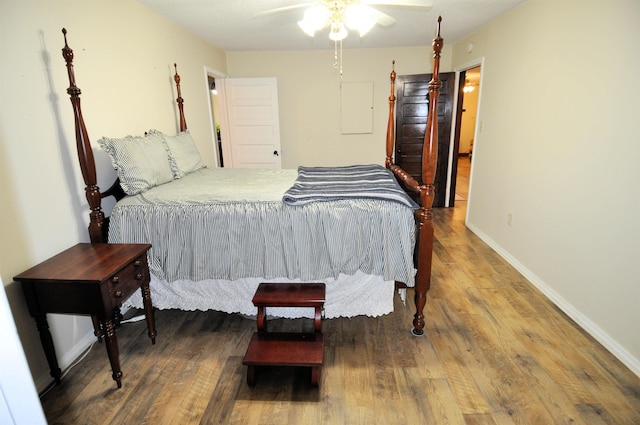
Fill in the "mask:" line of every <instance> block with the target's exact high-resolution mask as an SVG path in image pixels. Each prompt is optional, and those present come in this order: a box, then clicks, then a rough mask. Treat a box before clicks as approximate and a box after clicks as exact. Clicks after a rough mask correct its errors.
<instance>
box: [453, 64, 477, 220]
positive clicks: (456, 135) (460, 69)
mask: <svg viewBox="0 0 640 425" xmlns="http://www.w3.org/2000/svg"><path fill="white" fill-rule="evenodd" d="M477 67H480V82H479V85H478V105H477V107H476V116H478V117H479V116H480V106H481V103H482V86H483V84H482V80H483V78H484V56H482V57H480V58H477V59H474V60H472V61H469V62H467V63H464V64H462V65H460V66H457V67H455V68H454V72H455V73H456V88H457V90H458V91H459V90H462V86H463V85H464V81H460V80H461V79H460V74H461V73H462V72H464V71H467V70H469V69H471V68H477ZM459 99H460V98H459V97H458V96H456V98H455V101H454V105H453V107H454V114H455V116H454V117H453V120H455V122H456V125H455V127H454V131H452V132H451V140H450V149H449V163H448V167H447V170H448V173H449V174H448V175H447V193H446V194H445V204H446V205H450V204H449V202H450V201H451V200H452V199H455V185H453V187H452V183H453V182H455V176H453V170H454V168H455V169H456V170H457V168H458V167H457V165H458V164H457V161H458V154H457V152H454V151H455V148H456V146H455V141H456V139H457V140H459V137H460V126H461V125H460V124H461V120H460V119H459V117H458V116H457V115H458V110H459V108H458V101H459ZM480 127H481V126H480V125H479V121H478V119H476V122H475V129H474V132H473V150H474V156H475V152H476V148H477V146H478V133H479V132H481V129H480ZM454 161H456V162H455V163H454ZM454 165H455V167H454ZM474 167H475V161H471V171H470V172H469V173H470V174H469V193H468V195H467V212H466V217H465V222H466V220H467V219H468V216H469V209H470V208H469V205H471V200H472V196H471V192H472V186H473V170H474ZM454 207H455V205H454Z"/></svg>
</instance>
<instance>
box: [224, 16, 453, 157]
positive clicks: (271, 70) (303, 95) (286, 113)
mask: <svg viewBox="0 0 640 425" xmlns="http://www.w3.org/2000/svg"><path fill="white" fill-rule="evenodd" d="M434 27H435V23H434ZM343 57H344V61H343V66H344V75H343V78H344V81H345V82H363V81H372V82H373V85H374V88H373V91H374V94H373V101H374V118H373V126H374V128H373V133H371V134H350V135H342V134H341V132H340V119H341V118H340V76H339V75H337V73H336V71H335V69H334V68H333V49H330V50H321V51H295V52H281V51H280V52H279V51H272V52H229V53H228V54H227V60H228V69H229V75H228V76H229V77H276V78H277V79H278V97H279V99H278V100H279V108H280V134H281V143H282V167H283V168H295V167H297V166H298V165H308V166H321V165H346V164H354V163H361V164H363V163H377V164H384V158H385V140H386V131H387V116H388V114H389V101H388V98H389V90H390V89H389V74H390V72H391V64H392V61H393V60H395V61H396V67H395V69H396V72H397V74H398V75H408V74H425V73H429V72H431V66H432V59H431V57H432V54H431V40H425V46H421V47H406V48H398V49H356V50H345V51H344V52H343ZM441 64H442V65H441V71H442V72H446V71H449V70H450V69H451V47H445V49H444V51H443V54H442V61H441Z"/></svg>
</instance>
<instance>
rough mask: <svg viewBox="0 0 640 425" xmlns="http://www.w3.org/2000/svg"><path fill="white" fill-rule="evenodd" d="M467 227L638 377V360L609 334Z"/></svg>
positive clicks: (506, 253) (520, 264)
mask: <svg viewBox="0 0 640 425" xmlns="http://www.w3.org/2000/svg"><path fill="white" fill-rule="evenodd" d="M467 227H468V228H469V230H471V231H472V232H473V233H475V234H476V235H477V236H478V237H479V238H480V239H482V240H483V241H484V242H485V243H486V244H487V245H489V246H490V247H491V248H492V249H493V250H494V251H496V252H497V253H498V255H500V256H501V257H502V258H504V259H505V260H506V261H507V262H508V263H509V264H510V265H511V266H513V267H514V268H515V269H516V270H517V271H518V272H520V273H521V274H522V275H523V276H524V277H525V278H526V279H527V280H528V281H529V282H531V283H532V284H533V285H534V286H535V287H536V288H538V289H539V290H540V291H541V292H542V293H543V294H544V295H545V296H546V297H547V298H549V299H550V300H551V302H553V303H554V304H555V305H556V306H557V307H558V308H559V309H560V310H562V311H563V312H564V313H565V314H566V315H567V316H569V317H570V318H571V319H572V320H573V321H575V322H576V323H577V324H578V325H579V326H580V327H581V328H582V329H584V330H585V331H586V332H587V333H588V334H589V335H591V336H592V337H593V338H595V339H596V340H597V341H598V342H599V343H600V344H602V345H603V346H604V347H605V348H606V349H607V350H608V351H609V352H611V354H613V355H614V356H615V357H616V358H617V359H618V360H620V361H621V362H622V363H624V365H625V366H627V367H628V368H629V369H630V370H631V371H632V372H633V373H634V374H635V375H636V376H638V377H640V359H637V358H636V357H634V356H633V355H631V353H629V351H628V350H627V349H625V348H624V347H623V346H622V345H620V344H619V343H618V342H617V341H616V340H614V339H613V338H611V337H610V336H609V334H607V333H606V332H604V331H603V330H602V329H600V327H599V326H598V325H596V324H595V323H594V322H592V321H591V320H590V319H589V318H588V317H587V316H585V315H584V314H583V313H582V312H581V311H580V310H578V309H576V308H575V307H574V306H573V304H571V303H570V302H568V301H567V300H565V299H564V298H563V297H561V296H560V295H559V294H558V293H557V292H556V291H554V290H553V289H552V288H551V287H550V286H549V285H547V284H546V283H545V282H543V281H542V280H541V279H540V278H538V276H536V275H535V274H534V273H533V272H531V270H529V269H528V268H527V267H525V266H524V265H523V264H522V263H520V262H519V261H518V260H516V259H515V258H514V257H513V256H512V255H511V254H509V252H507V251H505V250H504V249H503V248H502V247H501V246H500V245H499V244H497V243H496V242H495V241H494V240H493V239H491V238H490V237H489V236H487V235H486V234H485V233H483V232H482V231H480V230H479V229H478V228H477V227H475V226H474V225H472V224H470V223H467Z"/></svg>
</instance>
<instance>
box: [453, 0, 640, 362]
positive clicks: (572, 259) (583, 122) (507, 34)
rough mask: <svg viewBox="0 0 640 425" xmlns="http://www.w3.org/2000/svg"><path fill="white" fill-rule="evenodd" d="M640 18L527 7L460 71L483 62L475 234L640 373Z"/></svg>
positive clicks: (615, 4)
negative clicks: (639, 107) (509, 217)
mask: <svg viewBox="0 0 640 425" xmlns="http://www.w3.org/2000/svg"><path fill="white" fill-rule="evenodd" d="M639 18H640V2H638V1H632V0H615V1H607V2H603V1H599V0H588V1H587V0H585V1H580V2H576V1H557V0H529V1H528V2H526V3H524V4H523V5H521V6H520V7H518V8H516V9H514V10H512V11H511V12H509V13H508V14H507V15H505V16H503V17H501V18H500V19H497V20H496V21H494V22H493V23H491V24H490V25H488V26H486V27H484V28H482V29H481V30H479V31H477V32H476V33H474V34H472V35H471V36H469V37H468V38H466V39H464V40H461V41H460V42H458V43H457V44H456V45H455V46H454V64H455V66H460V65H462V64H465V63H469V62H471V61H473V60H477V59H478V58H482V57H484V59H485V61H484V65H483V69H482V72H483V80H482V83H481V88H480V89H481V92H480V105H479V115H478V120H479V124H480V125H481V126H482V128H483V131H482V132H480V133H479V134H478V137H477V139H476V141H475V145H474V155H473V169H472V176H471V198H470V201H469V206H468V222H467V224H468V226H469V227H470V228H471V229H472V230H473V231H474V232H476V233H477V234H478V235H480V236H481V237H482V238H483V239H484V240H485V241H486V242H488V243H489V244H490V245H491V246H492V247H493V248H495V249H496V250H497V251H498V252H500V253H501V254H502V255H503V256H504V257H505V258H507V259H508V260H509V261H510V262H511V263H512V264H514V265H515V266H516V267H517V268H518V269H519V270H520V271H521V272H522V273H523V274H524V275H525V276H526V277H527V278H529V280H531V281H532V282H533V283H534V284H536V285H537V286H538V287H539V288H540V289H542V290H543V291H544V292H545V293H546V294H547V295H548V296H550V297H551V298H552V299H553V300H554V301H555V302H556V303H557V304H558V305H559V306H560V307H561V308H562V309H563V310H564V311H565V312H566V313H568V314H569V315H570V316H571V317H572V318H573V319H574V320H576V321H577V322H578V323H579V324H581V325H582V326H583V327H584V328H585V329H586V330H587V331H589V332H590V333H591V334H592V335H594V336H596V338H598V339H599V340H600V341H601V342H602V343H603V344H604V345H605V346H607V347H608V348H609V349H610V350H611V351H612V352H614V354H616V355H617V356H618V357H619V358H620V359H621V360H622V361H624V362H625V363H626V364H627V365H628V366H629V367H630V368H631V369H632V370H633V371H634V372H635V373H636V374H639V375H640V332H638V323H640V308H639V306H640V274H639V273H638V269H637V264H638V260H640V256H639V252H640V220H639V217H640V202H638V199H637V194H638V180H639V179H640V171H639V170H640V167H638V159H639V158H640V143H638V135H639V134H640V120H639V119H638V110H637V99H638V98H640V85H638V83H637V81H638V71H639V70H640V49H638V41H639V40H640V25H638V23H639V21H638V19H639ZM445 22H446V21H445ZM444 29H446V25H444V24H443V30H444ZM469 41H472V42H473V43H474V46H475V49H474V51H473V52H472V53H470V54H469V53H467V52H466V46H467V43H468V42H469ZM508 214H512V215H513V222H512V224H511V225H508V224H507V215H508Z"/></svg>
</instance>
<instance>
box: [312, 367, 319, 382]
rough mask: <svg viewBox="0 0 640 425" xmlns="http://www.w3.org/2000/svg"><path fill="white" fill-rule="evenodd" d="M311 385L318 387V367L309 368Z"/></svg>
mask: <svg viewBox="0 0 640 425" xmlns="http://www.w3.org/2000/svg"><path fill="white" fill-rule="evenodd" d="M311 385H313V386H314V387H317V386H319V385H320V367H318V366H312V367H311Z"/></svg>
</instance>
